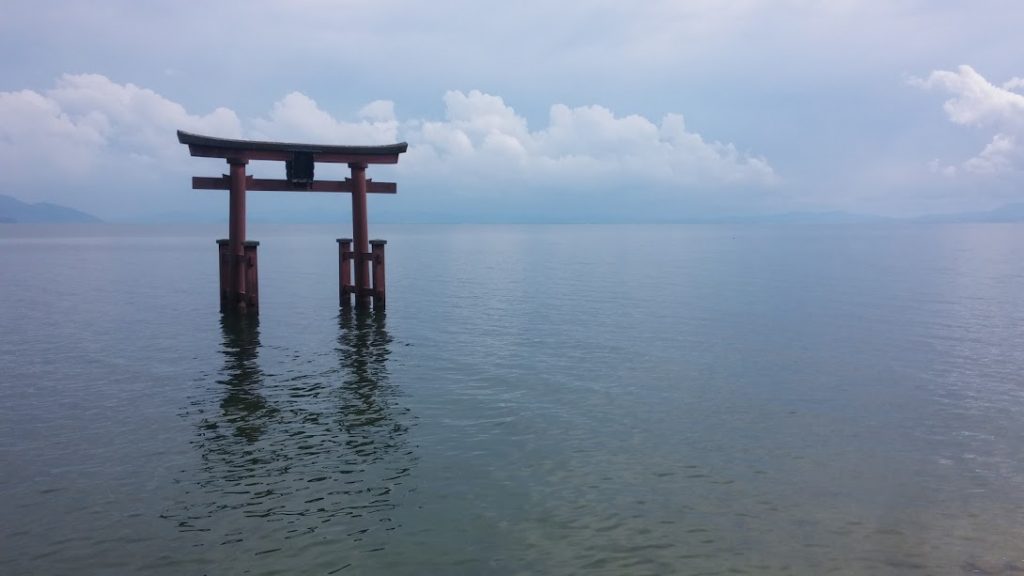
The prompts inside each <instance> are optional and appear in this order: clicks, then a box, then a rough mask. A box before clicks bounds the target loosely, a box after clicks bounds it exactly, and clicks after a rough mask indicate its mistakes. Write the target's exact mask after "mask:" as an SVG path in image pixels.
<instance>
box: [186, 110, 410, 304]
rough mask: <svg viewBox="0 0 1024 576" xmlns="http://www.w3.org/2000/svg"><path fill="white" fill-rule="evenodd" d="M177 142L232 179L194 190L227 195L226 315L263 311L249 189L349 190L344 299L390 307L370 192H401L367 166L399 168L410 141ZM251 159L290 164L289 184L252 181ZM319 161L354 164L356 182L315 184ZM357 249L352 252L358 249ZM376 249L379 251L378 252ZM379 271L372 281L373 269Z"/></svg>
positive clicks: (192, 137) (197, 138)
mask: <svg viewBox="0 0 1024 576" xmlns="http://www.w3.org/2000/svg"><path fill="white" fill-rule="evenodd" d="M178 141H179V142H181V143H182V144H185V145H187V146H188V148H189V153H190V154H191V155H192V156H199V157H205V158H224V159H225V160H227V162H228V165H229V166H230V170H229V172H230V173H229V174H225V175H223V176H221V177H220V178H216V177H214V178H208V177H199V176H196V177H193V178H192V188H195V189H200V190H228V191H229V194H230V195H229V202H228V203H229V211H228V238H227V239H226V240H218V241H217V244H218V246H219V254H220V309H221V311H222V312H229V311H236V310H237V311H241V312H251V313H256V312H258V311H259V278H258V274H257V258H256V248H257V247H258V246H259V242H254V241H251V240H246V238H245V193H246V191H247V190H258V191H282V192H302V191H308V192H350V193H351V194H352V240H349V239H347V238H346V239H339V240H338V244H339V254H338V257H339V259H338V269H339V284H340V286H339V290H338V291H339V295H340V305H341V306H342V307H347V306H351V304H352V301H351V299H350V295H354V296H355V304H356V306H357V307H365V306H368V305H369V304H370V303H371V301H372V303H373V306H374V307H375V308H383V307H384V302H385V295H386V290H385V286H384V245H385V244H386V242H385V241H384V240H373V241H371V240H369V234H368V232H367V228H368V226H367V215H366V194H367V193H371V192H372V193H384V194H394V193H395V192H396V191H397V186H396V185H395V184H394V183H392V182H372V181H370V180H369V179H367V178H366V168H367V165H368V164H396V163H397V162H398V155H399V154H402V153H403V152H405V151H406V150H407V149H408V145H407V144H406V143H405V142H400V143H398V144H390V145H386V146H336V145H317V144H292V143H285V142H261V141H254V140H231V139H227V138H212V137H209V136H201V135H199V134H191V133H188V132H182V131H181V130H179V131H178ZM249 160H278V161H283V162H284V163H285V173H286V176H287V178H286V179H284V180H277V179H266V178H259V179H254V178H252V177H249V176H246V174H245V166H246V164H248V162H249ZM316 162H333V163H344V164H348V166H349V169H350V170H351V171H352V177H351V178H346V179H345V180H315V179H314V166H315V163H316ZM353 243H354V244H355V246H352V244H353ZM370 245H373V250H372V252H371V250H370ZM350 262H355V284H354V285H353V284H352V282H351V280H350V275H349V269H350ZM371 264H372V265H373V273H372V276H371V273H370V266H371Z"/></svg>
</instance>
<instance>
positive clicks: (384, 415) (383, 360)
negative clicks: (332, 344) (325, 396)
mask: <svg viewBox="0 0 1024 576" xmlns="http://www.w3.org/2000/svg"><path fill="white" fill-rule="evenodd" d="M338 325H339V328H340V330H339V335H338V353H339V355H340V357H341V365H342V368H343V374H344V376H345V379H344V381H343V382H342V384H341V388H340V390H339V392H340V394H341V400H342V404H343V405H342V407H341V409H340V410H339V411H338V414H339V416H341V418H339V423H340V424H341V425H342V426H344V428H345V430H346V431H347V432H348V435H349V440H348V441H347V442H348V443H349V445H350V446H352V447H353V450H354V451H355V452H356V453H357V454H360V455H362V456H366V457H370V458H373V459H375V460H376V459H379V457H380V456H381V455H382V454H383V453H387V452H391V451H394V450H399V449H401V447H400V444H401V437H402V436H404V435H405V434H406V432H407V427H406V425H405V424H404V423H403V422H402V421H401V420H400V419H396V418H395V414H394V412H395V411H396V408H395V407H394V406H392V401H391V399H392V397H393V396H394V395H395V391H394V390H393V389H392V387H391V385H390V384H389V382H388V368H387V359H388V356H389V355H390V354H391V349H390V345H391V336H390V335H389V334H388V332H387V327H386V325H385V315H384V312H383V311H370V310H358V309H357V310H355V311H352V310H342V312H341V314H339V316H338ZM403 411H404V409H403Z"/></svg>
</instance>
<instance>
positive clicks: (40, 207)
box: [0, 194, 100, 224]
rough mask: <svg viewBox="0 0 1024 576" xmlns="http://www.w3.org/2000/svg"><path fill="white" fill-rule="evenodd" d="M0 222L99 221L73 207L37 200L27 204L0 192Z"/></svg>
mask: <svg viewBox="0 0 1024 576" xmlns="http://www.w3.org/2000/svg"><path fill="white" fill-rule="evenodd" d="M0 222H5V223H15V222H19V223H43V222H46V223H61V224H63V223H73V222H100V219H99V218H97V217H95V216H93V215H92V214H86V213H85V212H82V211H80V210H75V209H74V208H68V207H67V206H60V205H57V204H50V203H49V202H38V203H36V204H28V203H26V202H22V201H21V200H18V199H17V198H14V197H11V196H6V195H4V194H0Z"/></svg>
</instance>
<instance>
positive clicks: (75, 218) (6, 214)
mask: <svg viewBox="0 0 1024 576" xmlns="http://www.w3.org/2000/svg"><path fill="white" fill-rule="evenodd" d="M376 216H377V219H376V221H379V222H381V223H402V222H418V223H429V222H445V223H455V222H465V223H491V222H492V221H493V222H494V223H517V222H536V221H537V220H536V219H535V218H531V217H530V216H527V215H522V216H521V217H520V218H511V219H509V218H508V217H507V215H504V214H502V215H500V216H502V217H499V218H497V219H495V218H494V217H487V216H486V215H484V214H477V215H476V217H473V216H468V217H467V215H465V214H463V215H462V217H461V218H460V217H459V215H458V214H452V215H449V216H447V217H442V218H438V217H437V215H436V214H433V215H430V214H426V215H425V214H420V213H415V214H410V213H394V214H391V213H388V212H387V211H383V212H378V213H377V215H376ZM249 220H250V221H252V222H286V223H304V222H305V223H325V222H336V221H338V222H340V221H343V220H345V217H344V215H340V214H339V215H333V214H332V215H330V216H325V215H324V214H317V213H309V214H307V213H303V212H298V211H284V212H283V213H282V211H274V212H272V213H268V212H266V211H262V212H261V211H252V212H251V213H250V214H249ZM101 221H102V220H100V219H99V218H97V217H96V216H93V215H92V214H88V213H86V212H82V211H80V210H75V209H74V208H68V207H67V206H60V205H58V204H51V203H49V202H38V203H35V204H29V203H27V202H22V201H21V200H18V199H17V198H13V197H11V196H6V195H4V194H0V223H16V222H17V223H54V224H61V223H80V222H101ZM126 221H136V222H154V223H206V222H209V223H213V222H218V223H219V222H226V221H227V214H222V213H220V212H218V213H205V212H188V211H184V212H176V213H171V212H168V213H162V214H154V215H151V216H149V217H142V218H138V219H131V220H126ZM579 221H582V222H591V221H593V222H595V223H597V222H602V221H609V220H604V219H603V218H600V217H598V218H596V219H594V220H591V219H588V218H582V219H580V220H579ZM614 221H615V220H611V222H614ZM655 221H656V222H665V223H671V222H676V223H691V224H746V223H749V224H757V223H763V224H869V223H882V222H934V223H954V222H964V223H966V222H1024V202H1018V203H1014V204H1005V205H1003V206H1000V207H998V208H994V209H992V210H985V211H979V212H960V213H955V214H929V215H925V216H914V217H904V218H890V217H885V216H874V215H870V214H854V213H850V212H841V211H834V212H786V213H775V214H760V215H734V216H730V215H718V216H692V217H683V218H678V219H676V218H661V219H655V220H645V219H639V220H636V221H635V222H634V221H633V220H629V221H623V222H633V223H637V224H640V223H643V222H655ZM560 222H562V221H561V220H558V219H555V220H552V221H551V223H560Z"/></svg>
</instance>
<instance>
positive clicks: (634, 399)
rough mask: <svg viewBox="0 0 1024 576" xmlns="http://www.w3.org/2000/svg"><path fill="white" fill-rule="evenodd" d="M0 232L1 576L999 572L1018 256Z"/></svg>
mask: <svg viewBox="0 0 1024 576" xmlns="http://www.w3.org/2000/svg"><path fill="white" fill-rule="evenodd" d="M222 228H225V227H220V226H217V227H129V226H109V225H91V226H59V227H47V226H30V225H8V226H0V573H2V574H12V575H18V574H142V573H145V574H168V575H170V574H174V575H181V574H196V575H198V574H259V575H271V574H569V573H577V574H690V575H697V574H758V575H781V574H794V575H797V574H798V575H821V574H864V575H868V574H870V575H879V574H922V575H923V574H1007V575H1010V574H1015V573H1017V572H1019V571H1021V570H1024V545H1022V543H1021V542H1022V541H1024V540H1022V528H1024V257H1022V254H1024V226H1020V225H897V224H887V225H873V226H861V225H849V226H810V225H807V226H753V225H747V226H725V225H722V226H390V227H389V226H374V227H373V229H372V230H371V233H372V235H373V236H374V237H383V238H387V239H388V240H389V243H388V247H387V249H388V271H387V272H388V283H389V284H388V288H389V292H388V295H389V302H388V310H387V314H386V315H384V314H341V313H339V310H338V303H337V291H338V286H337V256H336V250H337V245H336V244H335V241H334V239H335V238H336V237H338V236H341V235H347V233H348V229H347V227H345V226H336V227H332V226H259V225H251V226H250V237H251V238H253V239H256V240H260V241H261V242H262V244H261V246H260V290H261V314H260V316H259V319H258V321H257V320H255V319H251V320H238V319H231V318H224V319H222V317H221V315H220V313H219V312H218V301H217V285H216V282H217V255H216V246H215V244H214V240H215V239H216V238H218V237H221V236H222V235H223V234H224V230H223V229H222Z"/></svg>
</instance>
